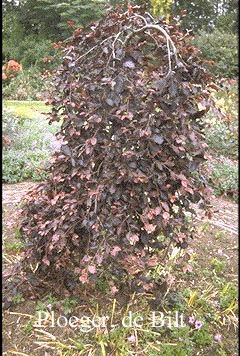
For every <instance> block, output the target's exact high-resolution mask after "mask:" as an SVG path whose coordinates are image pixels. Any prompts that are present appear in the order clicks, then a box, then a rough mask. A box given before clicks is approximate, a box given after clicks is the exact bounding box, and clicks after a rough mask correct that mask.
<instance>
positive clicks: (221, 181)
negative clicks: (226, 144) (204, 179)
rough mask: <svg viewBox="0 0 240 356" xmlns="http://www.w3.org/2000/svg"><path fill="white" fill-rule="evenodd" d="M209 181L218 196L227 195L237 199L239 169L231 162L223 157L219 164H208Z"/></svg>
mask: <svg viewBox="0 0 240 356" xmlns="http://www.w3.org/2000/svg"><path fill="white" fill-rule="evenodd" d="M208 169H209V172H208V179H209V181H210V183H211V184H212V187H213V188H214V192H215V194H216V195H218V196H220V195H223V194H224V195H227V196H230V197H232V198H233V199H235V200H236V199H237V192H238V167H237V166H236V165H234V164H233V163H232V162H231V161H230V160H227V159H226V158H224V157H221V159H220V160H219V162H214V163H212V164H211V163H208Z"/></svg>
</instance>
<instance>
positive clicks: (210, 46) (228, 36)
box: [194, 30, 238, 78]
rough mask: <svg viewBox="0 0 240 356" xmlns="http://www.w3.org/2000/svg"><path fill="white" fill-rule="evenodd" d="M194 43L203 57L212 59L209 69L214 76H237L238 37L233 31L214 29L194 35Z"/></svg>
mask: <svg viewBox="0 0 240 356" xmlns="http://www.w3.org/2000/svg"><path fill="white" fill-rule="evenodd" d="M194 45H195V46H196V47H197V48H198V49H200V50H201V52H202V55H203V57H204V58H205V59H207V60H210V61H214V62H215V64H214V65H213V66H210V67H209V70H210V71H211V72H212V73H213V74H214V75H216V76H219V77H226V78H233V77H237V76H238V39H237V35H234V34H233V33H226V32H221V31H219V30H215V31H213V32H212V33H207V32H202V33H201V34H200V35H196V37H195V41H194Z"/></svg>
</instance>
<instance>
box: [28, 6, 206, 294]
mask: <svg viewBox="0 0 240 356" xmlns="http://www.w3.org/2000/svg"><path fill="white" fill-rule="evenodd" d="M162 29H164V30H165V31H167V33H168V34H169V36H170V39H169V38H168V37H167V36H166V33H165V32H164V31H162ZM179 31H180V30H179V25H178V24H177V22H176V21H175V20H174V19H172V20H171V23H170V24H166V22H164V20H153V19H152V18H151V16H149V15H148V14H147V13H145V10H144V9H142V8H140V9H137V10H136V9H133V10H132V8H130V9H129V10H128V11H127V12H126V13H121V12H116V13H109V14H108V15H106V16H105V17H104V18H102V19H101V20H100V21H98V22H96V23H94V24H92V25H91V26H90V27H89V28H88V29H87V30H86V31H83V30H81V29H78V30H75V32H74V33H73V35H72V37H71V38H70V39H69V40H68V42H67V43H66V46H65V49H64V58H63V62H62V65H61V66H60V67H59V68H58V69H57V70H56V71H55V75H54V78H53V90H52V92H51V94H50V96H49V100H48V103H49V104H51V105H52V115H51V118H50V123H51V122H53V121H58V120H60V119H61V120H62V126H61V132H60V134H59V137H60V138H61V139H62V140H63V145H62V147H61V151H60V152H58V153H55V154H54V156H53V158H52V161H51V168H50V175H49V178H48V179H47V180H46V181H45V182H43V183H42V184H41V185H39V187H38V188H37V189H36V190H35V191H34V192H33V193H32V194H30V195H29V197H28V199H27V202H26V205H25V206H24V207H23V210H22V212H21V231H22V233H23V235H24V237H25V238H26V241H27V244H28V246H27V249H26V252H25V257H24V263H25V265H26V266H28V265H29V264H30V263H31V264H32V266H35V265H36V264H37V263H39V267H38V271H39V272H41V271H42V272H44V273H45V274H49V275H51V272H53V271H54V273H59V274H60V275H61V273H62V271H67V270H68V271H70V272H71V273H72V275H73V276H75V277H76V280H77V281H78V282H79V283H88V281H89V278H90V280H92V279H94V277H95V276H97V273H98V272H100V271H102V270H104V269H105V270H106V269H108V271H110V273H113V274H114V273H116V274H118V276H121V273H120V272H119V270H121V271H125V272H126V273H129V274H131V275H134V276H135V277H140V279H139V285H140V286H141V285H142V286H143V287H144V288H145V289H147V287H146V284H145V282H144V281H145V280H144V278H142V279H141V274H144V273H145V272H146V271H147V269H148V268H149V267H151V266H154V265H157V264H158V263H159V258H161V256H162V255H164V249H165V248H166V246H167V245H168V243H169V241H172V242H173V243H175V244H177V245H178V246H182V247H186V246H187V244H188V241H189V237H191V236H192V233H193V231H194V230H193V227H192V226H190V225H189V223H188V222H187V219H186V216H185V214H186V212H190V213H193V210H192V206H191V202H195V203H196V202H198V201H199V200H200V199H201V201H203V202H204V201H205V202H207V201H206V196H207V195H206V194H207V188H206V187H205V186H204V185H202V184H201V183H199V180H197V178H195V175H193V173H195V172H197V170H198V167H199V164H201V163H202V162H203V161H204V160H205V150H206V144H205V142H204V136H203V134H202V131H201V130H202V117H203V116H204V114H205V113H206V111H207V110H208V109H209V107H210V105H211V98H210V88H211V77H210V75H209V74H208V72H206V70H205V69H204V68H203V64H204V62H203V59H201V58H199V57H198V55H197V50H196V49H195V48H194V47H192V46H191V45H189V44H188V42H187V41H188V39H187V37H188V36H187V35H184V34H182V33H181V32H179ZM167 38H168V39H167ZM171 40H172V42H171ZM175 48H176V52H175ZM159 236H162V237H163V236H164V238H161V240H159ZM75 277H74V278H75Z"/></svg>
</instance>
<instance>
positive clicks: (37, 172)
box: [2, 108, 58, 183]
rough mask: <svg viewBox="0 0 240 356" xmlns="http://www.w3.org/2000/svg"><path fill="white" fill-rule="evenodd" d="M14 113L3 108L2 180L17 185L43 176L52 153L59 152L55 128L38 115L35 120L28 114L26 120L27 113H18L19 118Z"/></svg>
mask: <svg viewBox="0 0 240 356" xmlns="http://www.w3.org/2000/svg"><path fill="white" fill-rule="evenodd" d="M15 110H16V109H15ZM15 110H14V108H12V109H9V108H4V109H3V135H4V136H3V137H4V138H5V139H4V140H3V141H4V142H5V145H4V150H3V155H2V160H3V165H2V169H3V174H2V180H3V182H4V183H17V182H22V181H24V180H26V179H32V180H33V181H39V180H41V179H44V178H45V177H46V172H45V166H46V163H47V162H48V161H49V158H50V155H51V153H52V152H53V151H54V150H55V149H58V143H57V140H56V139H55V136H54V135H53V133H55V132H56V130H57V125H56V124H55V125H53V126H52V127H51V128H50V127H49V125H48V123H47V121H46V119H45V117H44V116H43V115H41V114H39V113H38V114H37V113H35V115H34V116H35V117H34V118H33V117H32V116H31V115H32V114H31V115H30V118H29V117H27V114H26V111H25V113H24V112H23V115H21V114H20V111H19V114H20V115H17V114H16V111H15ZM18 110H19V109H18ZM36 118H37V119H36Z"/></svg>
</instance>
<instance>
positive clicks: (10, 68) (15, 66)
mask: <svg viewBox="0 0 240 356" xmlns="http://www.w3.org/2000/svg"><path fill="white" fill-rule="evenodd" d="M20 70H22V65H21V64H19V63H18V62H16V61H14V60H13V59H11V60H10V61H8V63H7V68H6V72H7V74H8V73H11V72H19V71H20Z"/></svg>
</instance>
